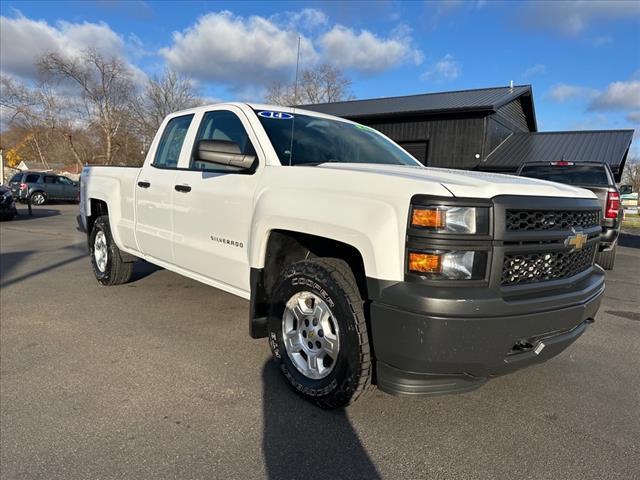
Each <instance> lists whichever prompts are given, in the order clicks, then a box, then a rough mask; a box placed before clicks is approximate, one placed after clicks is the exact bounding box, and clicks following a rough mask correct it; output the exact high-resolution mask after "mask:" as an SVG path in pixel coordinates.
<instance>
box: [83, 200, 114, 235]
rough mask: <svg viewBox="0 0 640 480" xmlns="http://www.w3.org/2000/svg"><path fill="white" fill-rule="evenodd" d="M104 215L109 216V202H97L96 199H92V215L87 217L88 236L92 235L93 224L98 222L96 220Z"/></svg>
mask: <svg viewBox="0 0 640 480" xmlns="http://www.w3.org/2000/svg"><path fill="white" fill-rule="evenodd" d="M103 215H109V208H108V207H107V202H105V201H104V200H97V199H95V198H92V199H91V215H89V216H88V217H87V235H91V230H93V223H94V222H95V221H96V218H98V217H101V216H103Z"/></svg>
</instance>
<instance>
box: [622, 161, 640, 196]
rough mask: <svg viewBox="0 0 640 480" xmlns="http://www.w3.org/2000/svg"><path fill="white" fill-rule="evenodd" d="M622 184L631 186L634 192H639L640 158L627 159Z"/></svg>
mask: <svg viewBox="0 0 640 480" xmlns="http://www.w3.org/2000/svg"><path fill="white" fill-rule="evenodd" d="M622 183H623V184H624V185H631V186H632V187H633V191H634V192H640V158H638V157H635V158H629V159H628V160H627V163H626V165H625V167H624V172H623V174H622Z"/></svg>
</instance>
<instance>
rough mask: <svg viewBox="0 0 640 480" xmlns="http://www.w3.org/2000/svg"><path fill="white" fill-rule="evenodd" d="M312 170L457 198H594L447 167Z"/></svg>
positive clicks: (359, 165)
mask: <svg viewBox="0 0 640 480" xmlns="http://www.w3.org/2000/svg"><path fill="white" fill-rule="evenodd" d="M313 168H327V169H338V170H350V171H360V172H367V173H374V174H379V175H385V176H391V177H402V178H406V179H411V180H423V181H425V182H436V183H440V184H441V185H442V186H443V187H444V188H446V189H447V190H449V191H450V192H451V194H452V195H454V196H456V197H469V198H492V197H495V196H497V195H525V196H545V197H570V198H595V195H594V194H593V193H592V192H590V191H589V190H585V189H584V188H576V187H572V186H569V185H564V184H561V183H555V182H548V181H546V180H536V179H533V178H527V177H516V176H513V175H503V174H499V173H486V172H471V171H468V170H454V169H448V168H432V167H420V166H415V167H413V166H405V165H377V164H372V163H323V164H320V165H318V166H317V167H313Z"/></svg>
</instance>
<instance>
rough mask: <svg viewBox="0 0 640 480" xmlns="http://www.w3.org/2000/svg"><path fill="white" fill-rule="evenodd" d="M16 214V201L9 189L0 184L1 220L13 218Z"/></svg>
mask: <svg viewBox="0 0 640 480" xmlns="http://www.w3.org/2000/svg"><path fill="white" fill-rule="evenodd" d="M17 214H18V210H17V209H16V202H15V200H14V199H13V195H12V194H11V189H10V188H9V187H5V186H4V185H0V219H1V220H13V218H14V217H15V216H16V215H17Z"/></svg>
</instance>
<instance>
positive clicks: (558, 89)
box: [546, 83, 598, 103]
mask: <svg viewBox="0 0 640 480" xmlns="http://www.w3.org/2000/svg"><path fill="white" fill-rule="evenodd" d="M597 95H598V91H597V90H595V89H593V88H587V87H580V86H578V85H567V84H566V83H557V84H555V85H553V86H552V87H551V89H550V90H549V91H548V92H547V94H546V97H547V98H550V99H551V100H553V101H556V102H561V103H562V102H567V101H571V100H584V99H590V98H593V97H595V96H597Z"/></svg>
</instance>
